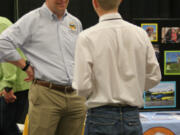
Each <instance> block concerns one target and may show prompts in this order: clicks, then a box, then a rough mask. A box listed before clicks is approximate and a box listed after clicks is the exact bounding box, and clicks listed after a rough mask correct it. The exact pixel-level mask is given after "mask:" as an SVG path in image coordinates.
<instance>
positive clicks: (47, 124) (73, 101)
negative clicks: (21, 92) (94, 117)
mask: <svg viewBox="0 0 180 135" xmlns="http://www.w3.org/2000/svg"><path fill="white" fill-rule="evenodd" d="M85 115H86V107H85V99H84V98H82V97H79V96H77V94H76V92H72V93H63V92H60V91H57V90H52V89H49V88H47V87H43V86H41V85H38V84H32V86H31V89H30V91H29V128H28V129H29V131H28V135H81V132H82V128H83V122H84V119H85Z"/></svg>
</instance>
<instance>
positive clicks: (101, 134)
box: [85, 106, 142, 135]
mask: <svg viewBox="0 0 180 135" xmlns="http://www.w3.org/2000/svg"><path fill="white" fill-rule="evenodd" d="M85 135H142V126H141V123H140V119H139V111H138V108H137V107H130V106H127V107H115V106H102V107H97V108H92V109H89V110H88V113H87V119H86V127H85Z"/></svg>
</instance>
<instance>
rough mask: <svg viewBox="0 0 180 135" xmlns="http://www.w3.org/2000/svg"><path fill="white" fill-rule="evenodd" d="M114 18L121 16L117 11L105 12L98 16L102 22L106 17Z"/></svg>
mask: <svg viewBox="0 0 180 135" xmlns="http://www.w3.org/2000/svg"><path fill="white" fill-rule="evenodd" d="M115 18H121V19H122V17H121V15H120V14H119V13H109V14H105V15H102V16H101V17H100V18H99V22H102V21H104V20H108V19H115Z"/></svg>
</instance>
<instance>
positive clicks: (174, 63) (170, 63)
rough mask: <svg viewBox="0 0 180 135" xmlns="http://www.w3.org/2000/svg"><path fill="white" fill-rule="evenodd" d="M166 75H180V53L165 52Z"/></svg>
mask: <svg viewBox="0 0 180 135" xmlns="http://www.w3.org/2000/svg"><path fill="white" fill-rule="evenodd" d="M164 75H180V51H164Z"/></svg>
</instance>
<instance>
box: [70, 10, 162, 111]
mask: <svg viewBox="0 0 180 135" xmlns="http://www.w3.org/2000/svg"><path fill="white" fill-rule="evenodd" d="M160 80H161V72H160V67H159V64H158V62H157V59H156V56H155V52H154V49H153V47H152V44H151V42H150V40H149V38H148V36H147V34H146V32H145V31H144V30H143V29H141V28H140V27H137V26H135V25H133V24H130V23H128V22H126V21H124V20H122V18H121V16H120V14H118V13H115V14H107V15H103V16H102V17H100V19H99V23H98V24H97V25H95V26H93V27H91V28H89V29H87V30H85V31H83V32H81V34H80V35H79V38H78V40H77V44H76V52H75V69H74V80H73V87H74V88H75V89H77V90H78V94H79V95H81V96H85V97H87V102H86V104H87V106H88V108H93V107H98V106H102V105H106V104H114V103H115V104H125V105H131V106H138V107H142V106H143V104H144V100H143V92H144V90H148V89H150V88H152V87H154V86H155V85H157V84H158V83H159V82H160Z"/></svg>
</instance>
